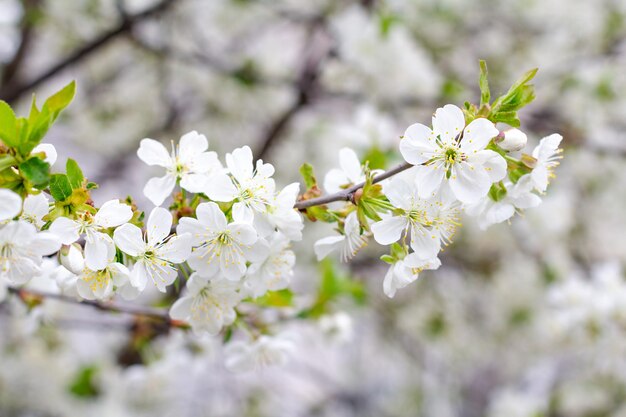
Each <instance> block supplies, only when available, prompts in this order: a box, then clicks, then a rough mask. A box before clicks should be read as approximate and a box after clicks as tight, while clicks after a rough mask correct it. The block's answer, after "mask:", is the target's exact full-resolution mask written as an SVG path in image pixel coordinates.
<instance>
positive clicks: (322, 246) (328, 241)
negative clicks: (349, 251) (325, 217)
mask: <svg viewBox="0 0 626 417" xmlns="http://www.w3.org/2000/svg"><path fill="white" fill-rule="evenodd" d="M345 240H346V237H345V236H343V235H340V236H328V237H325V238H322V239H320V240H318V241H317V242H315V244H314V245H313V250H314V251H315V256H317V260H318V261H321V260H322V259H324V258H325V257H326V256H328V254H329V253H331V252H332V251H334V250H335V249H338V248H340V247H341V245H342V244H343V242H344V241H345Z"/></svg>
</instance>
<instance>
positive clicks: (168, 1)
mask: <svg viewBox="0 0 626 417" xmlns="http://www.w3.org/2000/svg"><path fill="white" fill-rule="evenodd" d="M174 3H175V1H174V0H161V1H160V2H158V3H157V4H155V5H154V6H152V7H150V8H148V9H146V10H144V11H142V12H139V13H136V14H133V15H128V16H124V17H123V19H122V21H121V22H120V23H119V24H118V25H117V27H115V28H113V29H111V30H109V31H108V32H105V33H103V34H102V35H100V36H99V37H97V38H96V39H94V40H92V41H91V42H88V43H87V44H85V45H83V46H82V47H80V48H78V49H77V50H76V51H74V52H72V53H71V54H70V55H68V56H67V57H65V58H63V59H62V60H60V61H59V62H57V63H56V64H54V65H52V66H51V67H50V68H48V69H47V70H45V71H44V72H43V73H41V74H40V75H38V76H36V77H35V78H33V79H32V80H30V81H26V82H23V83H19V84H18V83H13V84H5V85H3V86H2V88H0V98H2V99H3V100H5V101H7V102H9V103H10V102H14V101H16V100H17V99H18V98H20V97H21V96H22V95H23V94H25V93H27V92H29V91H32V90H33V89H35V88H36V87H37V86H39V85H40V84H41V83H43V82H45V81H47V80H48V79H49V78H51V77H53V76H55V75H56V74H58V73H59V72H61V71H62V70H64V69H66V68H68V67H70V66H72V65H74V64H76V63H78V62H80V61H82V60H83V59H85V58H87V57H88V56H90V55H91V54H92V53H94V52H96V51H98V50H100V49H101V48H102V47H103V46H105V45H107V44H109V43H110V42H111V41H112V40H114V39H116V38H117V37H118V36H120V35H122V34H124V33H126V32H128V31H129V30H131V29H132V27H133V26H134V25H135V24H136V23H138V22H139V21H141V20H144V19H147V18H149V17H153V16H155V15H157V14H159V13H162V12H163V11H165V10H166V9H167V8H168V7H169V6H171V5H173V4H174Z"/></svg>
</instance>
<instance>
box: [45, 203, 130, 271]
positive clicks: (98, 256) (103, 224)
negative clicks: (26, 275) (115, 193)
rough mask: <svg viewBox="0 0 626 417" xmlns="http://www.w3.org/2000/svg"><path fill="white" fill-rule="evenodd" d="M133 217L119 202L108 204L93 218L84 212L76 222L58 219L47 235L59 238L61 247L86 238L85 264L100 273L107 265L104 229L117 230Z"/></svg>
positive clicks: (127, 206)
mask: <svg viewBox="0 0 626 417" xmlns="http://www.w3.org/2000/svg"><path fill="white" fill-rule="evenodd" d="M132 217H133V211H132V209H131V208H130V206H129V205H127V204H123V203H120V202H119V200H110V201H107V202H106V203H104V204H103V205H102V207H100V209H99V210H98V212H97V213H96V214H91V213H90V212H87V211H83V212H81V213H79V214H78V215H77V218H76V220H72V219H70V218H67V217H59V218H57V219H56V220H54V221H53V222H52V224H51V225H50V232H52V233H54V234H55V235H57V236H59V238H60V239H61V242H62V243H63V244H64V245H70V244H72V243H74V242H76V241H77V240H78V239H79V238H80V236H81V235H84V236H85V263H86V264H87V266H88V267H89V268H91V269H93V270H94V271H98V270H101V269H103V268H104V267H105V266H106V263H107V258H106V254H107V249H106V248H107V244H108V242H110V241H111V236H109V235H108V234H106V233H105V231H106V229H109V228H112V227H117V226H120V225H122V224H124V223H126V222H128V221H129V220H130V219H131V218H132Z"/></svg>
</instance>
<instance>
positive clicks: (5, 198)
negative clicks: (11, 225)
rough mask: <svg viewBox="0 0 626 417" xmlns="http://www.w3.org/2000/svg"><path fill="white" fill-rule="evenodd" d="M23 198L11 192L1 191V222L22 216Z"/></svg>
mask: <svg viewBox="0 0 626 417" xmlns="http://www.w3.org/2000/svg"><path fill="white" fill-rule="evenodd" d="M21 210H22V198H21V197H20V196H19V195H17V194H16V193H14V192H13V191H11V190H7V189H4V188H2V189H0V222H1V221H5V220H10V219H12V218H14V217H15V216H17V215H18V214H20V211H21Z"/></svg>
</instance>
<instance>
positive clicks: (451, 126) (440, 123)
mask: <svg viewBox="0 0 626 417" xmlns="http://www.w3.org/2000/svg"><path fill="white" fill-rule="evenodd" d="M464 127H465V116H464V115H463V111H462V110H461V109H460V108H458V107H457V106H455V105H453V104H446V105H445V106H443V107H442V108H438V109H437V111H436V112H435V115H434V116H433V131H434V132H435V134H436V135H439V136H440V137H441V139H442V140H443V141H444V142H446V143H450V142H452V140H454V139H455V138H456V137H457V136H458V135H459V134H460V133H461V132H462V131H463V128H464Z"/></svg>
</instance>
